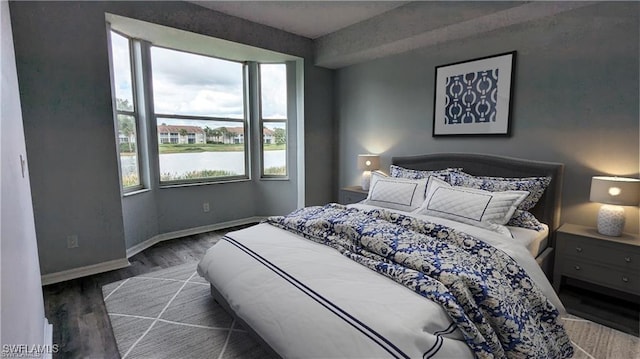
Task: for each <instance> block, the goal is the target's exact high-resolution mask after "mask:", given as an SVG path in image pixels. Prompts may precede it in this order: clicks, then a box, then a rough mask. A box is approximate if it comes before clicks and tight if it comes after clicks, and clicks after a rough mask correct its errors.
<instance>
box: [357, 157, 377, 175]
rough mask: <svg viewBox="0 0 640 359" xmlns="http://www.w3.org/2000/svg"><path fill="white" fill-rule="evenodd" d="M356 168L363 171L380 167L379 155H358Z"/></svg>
mask: <svg viewBox="0 0 640 359" xmlns="http://www.w3.org/2000/svg"><path fill="white" fill-rule="evenodd" d="M358 169H359V170H363V171H375V170H377V169H380V156H378V155H358Z"/></svg>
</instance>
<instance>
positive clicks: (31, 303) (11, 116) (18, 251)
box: [0, 1, 51, 346]
mask: <svg viewBox="0 0 640 359" xmlns="http://www.w3.org/2000/svg"><path fill="white" fill-rule="evenodd" d="M0 16H1V19H2V20H1V21H0V24H1V25H2V28H1V30H0V34H2V40H1V41H2V51H1V53H2V60H1V61H0V63H1V64H2V83H1V84H0V86H1V87H2V110H1V111H2V112H1V113H0V124H1V129H0V133H1V134H2V135H1V136H0V143H2V148H1V149H0V153H1V154H2V162H1V163H2V167H1V168H0V169H1V171H2V180H1V181H0V182H1V183H2V195H1V198H2V203H1V204H0V205H1V206H2V220H1V223H2V229H1V234H0V238H1V240H0V243H1V248H0V253H2V256H1V259H0V263H1V264H2V269H0V273H2V278H1V279H0V281H1V282H0V283H2V285H1V286H2V298H1V299H0V302H2V308H1V312H0V318H2V322H0V328H1V329H2V330H1V333H0V344H1V345H2V346H4V345H5V344H13V345H15V344H26V345H30V346H31V345H34V344H40V345H42V344H45V339H46V338H44V329H45V324H48V323H46V320H45V318H44V302H43V299H42V283H41V282H40V267H39V265H38V245H37V243H36V231H35V224H34V222H33V207H32V205H31V190H30V188H29V167H30V163H29V162H28V161H27V153H26V148H25V140H24V130H23V126H22V116H21V114H20V97H19V93H18V78H17V75H16V61H15V56H14V51H13V42H12V41H13V39H12V37H11V23H10V21H9V5H8V4H7V2H5V1H2V2H0ZM21 159H23V160H24V161H25V169H24V176H23V170H22V165H21V163H20V161H21ZM48 339H49V340H51V338H48Z"/></svg>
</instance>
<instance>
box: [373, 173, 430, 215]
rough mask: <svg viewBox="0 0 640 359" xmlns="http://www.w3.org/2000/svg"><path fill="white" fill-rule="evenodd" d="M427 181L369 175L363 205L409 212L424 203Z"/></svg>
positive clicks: (376, 174) (377, 174) (375, 174)
mask: <svg viewBox="0 0 640 359" xmlns="http://www.w3.org/2000/svg"><path fill="white" fill-rule="evenodd" d="M426 188H427V180H425V179H421V180H412V179H405V178H393V177H387V176H385V175H383V174H380V173H377V172H373V173H371V185H370V187H369V194H368V196H367V199H366V200H364V202H363V203H364V204H368V205H372V206H378V207H384V208H390V209H397V210H400V211H405V212H411V211H413V210H415V209H416V208H418V207H420V205H421V204H422V202H424V194H425V190H426Z"/></svg>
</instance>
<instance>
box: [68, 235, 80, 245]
mask: <svg viewBox="0 0 640 359" xmlns="http://www.w3.org/2000/svg"><path fill="white" fill-rule="evenodd" d="M67 248H78V235H77V234H72V235H70V236H67Z"/></svg>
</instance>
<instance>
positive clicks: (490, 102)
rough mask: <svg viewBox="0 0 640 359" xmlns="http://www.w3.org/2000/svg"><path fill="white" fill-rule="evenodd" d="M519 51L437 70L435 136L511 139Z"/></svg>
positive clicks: (444, 66)
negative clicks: (512, 106)
mask: <svg viewBox="0 0 640 359" xmlns="http://www.w3.org/2000/svg"><path fill="white" fill-rule="evenodd" d="M515 60H516V52H515V51H512V52H508V53H504V54H499V55H492V56H487V57H482V58H478V59H473V60H468V61H463V62H457V63H453V64H448V65H442V66H438V67H436V76H435V78H436V80H435V90H434V106H433V136H478V135H493V136H509V135H510V126H509V125H510V120H511V103H512V100H511V98H512V95H513V70H514V67H515Z"/></svg>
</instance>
